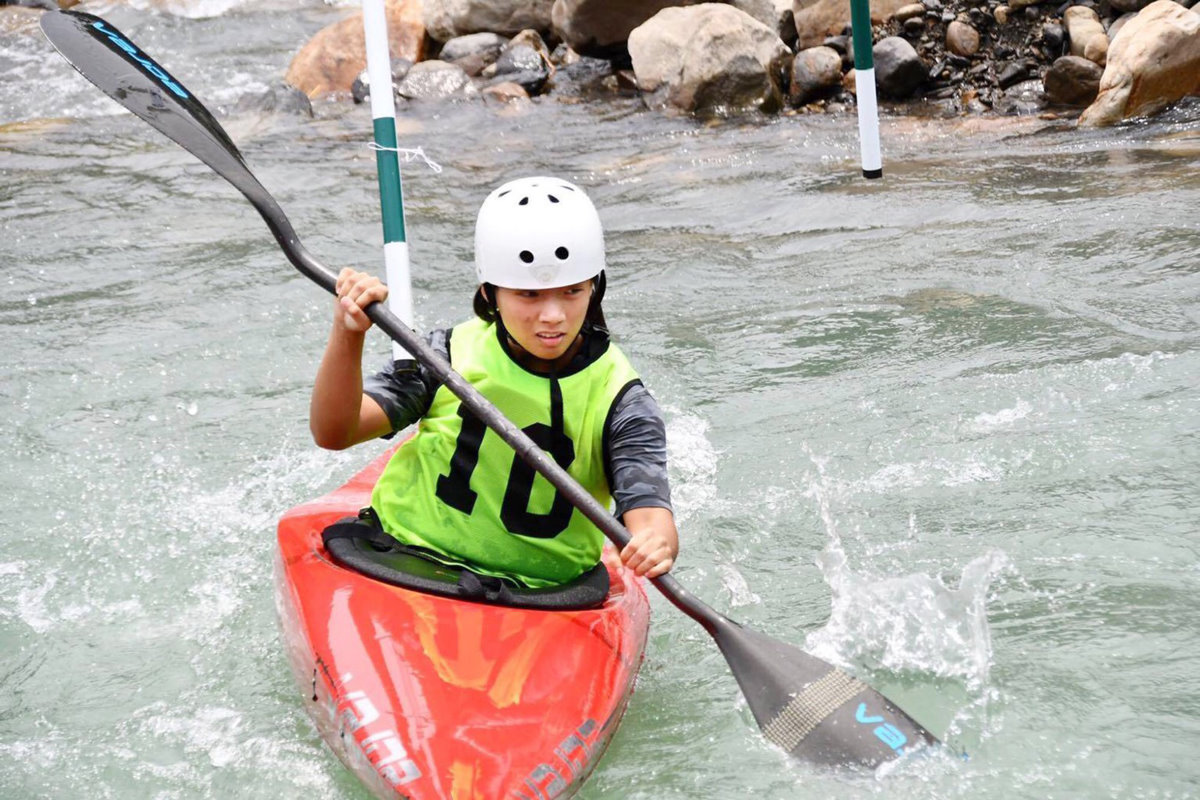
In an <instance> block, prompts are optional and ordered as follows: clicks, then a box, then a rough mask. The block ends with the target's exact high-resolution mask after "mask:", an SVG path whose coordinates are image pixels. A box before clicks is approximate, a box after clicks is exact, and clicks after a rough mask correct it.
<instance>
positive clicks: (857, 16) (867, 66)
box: [850, 0, 883, 178]
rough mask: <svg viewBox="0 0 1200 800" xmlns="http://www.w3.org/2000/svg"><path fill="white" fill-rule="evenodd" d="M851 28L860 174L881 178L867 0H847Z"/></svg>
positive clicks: (869, 13) (873, 57) (881, 161)
mask: <svg viewBox="0 0 1200 800" xmlns="http://www.w3.org/2000/svg"><path fill="white" fill-rule="evenodd" d="M850 29H851V31H852V33H853V35H854V93H855V95H856V96H857V97H858V147H859V150H860V151H861V153H862V171H863V177H864V178H882V177H883V160H882V158H881V157H880V155H879V106H878V104H877V103H876V100H875V56H874V53H873V52H872V48H873V47H874V43H873V42H872V41H871V5H870V0H850Z"/></svg>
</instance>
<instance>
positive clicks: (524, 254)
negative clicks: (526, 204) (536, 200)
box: [521, 198, 562, 264]
mask: <svg viewBox="0 0 1200 800" xmlns="http://www.w3.org/2000/svg"><path fill="white" fill-rule="evenodd" d="M525 199H526V200H528V199H529V198H525ZM559 249H560V250H561V249H562V248H561V247H560V248H559ZM521 260H522V261H524V262H525V263H526V264H532V263H533V253H531V252H529V251H528V250H522V251H521Z"/></svg>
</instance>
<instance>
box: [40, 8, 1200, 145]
mask: <svg viewBox="0 0 1200 800" xmlns="http://www.w3.org/2000/svg"><path fill="white" fill-rule="evenodd" d="M55 1H56V0H20V4H22V5H32V6H48V5H52V4H53V3H54V2H55ZM57 2H59V3H60V4H61V5H63V6H69V5H74V4H75V2H77V0H57ZM1197 2H1200V0H1154V1H1153V2H1148V0H1065V2H1064V1H1063V0H1049V1H1048V2H1038V0H920V2H910V1H909V0H872V3H871V14H872V34H873V40H874V46H873V56H874V62H875V72H876V81H877V85H878V92H879V97H880V101H881V103H882V104H883V105H884V107H885V108H886V109H887V110H888V112H889V113H901V114H903V113H920V114H940V115H959V114H999V115H1028V114H1038V115H1041V116H1066V117H1075V116H1078V117H1079V118H1080V121H1081V123H1084V124H1095V125H1106V124H1112V123H1115V122H1119V121H1121V120H1124V119H1129V118H1133V117H1138V116H1145V115H1149V114H1153V113H1157V112H1158V111H1161V110H1162V109H1164V108H1166V107H1168V106H1170V105H1171V104H1173V103H1175V102H1177V101H1179V100H1180V99H1182V98H1185V97H1188V96H1192V95H1197V94H1200V13H1198V12H1197V10H1196V9H1193V8H1192V6H1193V5H1194V4H1196V3H1197ZM387 8H388V19H389V36H390V39H391V48H392V56H393V69H394V78H395V85H396V91H397V94H398V96H399V97H400V98H403V99H405V100H410V101H427V102H428V101H443V102H446V101H480V100H482V101H484V102H489V103H493V104H497V105H503V106H507V105H511V104H521V103H526V102H529V101H530V98H533V97H538V96H545V97H548V98H557V99H559V100H564V101H569V102H575V101H578V100H579V99H580V98H581V97H592V98H601V99H602V98H603V97H604V96H605V95H618V94H619V95H626V96H628V95H637V96H640V97H641V98H642V99H643V100H644V101H645V103H646V105H648V106H650V107H651V108H658V109H663V110H667V111H672V112H678V113H693V114H697V115H700V116H718V117H722V116H736V115H741V114H746V113H779V112H783V113H791V114H799V113H819V112H822V111H835V112H836V111H843V110H846V109H849V108H852V107H853V106H854V104H855V81H854V75H855V72H854V69H853V63H854V53H853V41H852V38H851V36H850V35H849V34H850V29H849V23H850V19H849V14H850V11H849V2H848V0H731V2H728V3H692V2H686V1H684V2H672V1H671V0H387ZM364 69H365V57H364V55H363V33H362V23H361V13H353V12H352V13H349V14H348V15H347V17H346V18H345V19H342V20H340V21H339V22H337V23H334V24H332V25H330V26H329V27H327V28H326V29H324V30H322V31H320V32H318V33H317V34H316V35H315V36H314V37H313V38H312V39H311V40H310V41H309V42H307V43H306V44H304V46H303V47H301V48H300V50H299V52H298V53H297V55H296V57H295V58H294V60H293V61H292V63H291V65H290V66H289V68H288V70H287V73H286V78H285V80H286V83H287V84H288V85H289V86H291V87H294V88H296V89H298V90H300V91H301V92H303V94H304V95H305V96H307V97H308V98H311V99H318V98H337V97H346V98H353V99H354V100H357V101H361V100H362V99H363V98H364V97H365V95H366V93H367V92H368V91H369V87H367V86H366V84H365V75H364V74H363V73H364ZM300 101H301V102H303V99H302V98H301V99H300ZM272 102H273V103H278V102H280V100H279V99H278V94H277V95H276V97H275V98H273V99H272ZM284 102H286V101H284Z"/></svg>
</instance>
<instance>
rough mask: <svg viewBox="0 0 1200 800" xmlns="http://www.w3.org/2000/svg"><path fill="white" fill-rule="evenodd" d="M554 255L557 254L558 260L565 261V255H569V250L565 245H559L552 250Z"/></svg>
mask: <svg viewBox="0 0 1200 800" xmlns="http://www.w3.org/2000/svg"><path fill="white" fill-rule="evenodd" d="M554 255H556V256H558V260H559V261H566V260H567V257H568V256H570V255H571V251H570V250H568V249H567V248H565V247H559V248H558V249H557V250H555V251H554Z"/></svg>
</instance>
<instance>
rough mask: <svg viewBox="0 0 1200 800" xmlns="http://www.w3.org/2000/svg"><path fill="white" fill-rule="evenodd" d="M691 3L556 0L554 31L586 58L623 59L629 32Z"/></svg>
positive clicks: (673, 0) (675, 0)
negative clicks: (673, 7)
mask: <svg viewBox="0 0 1200 800" xmlns="http://www.w3.org/2000/svg"><path fill="white" fill-rule="evenodd" d="M691 2H692V0H554V6H553V8H552V10H551V13H550V18H551V21H552V23H553V30H554V33H555V34H556V35H558V37H559V38H561V39H562V40H563V41H564V42H566V43H567V44H568V45H569V46H570V47H571V49H572V50H574V51H575V52H577V53H579V54H580V55H585V56H595V57H600V58H614V57H617V58H624V57H625V56H626V55H627V53H628V51H627V50H626V42H627V41H628V39H629V34H630V32H632V31H633V29H634V28H636V27H637V26H639V25H641V24H642V23H643V22H645V21H646V20H648V19H650V18H651V17H653V16H654V15H655V14H657V13H658V12H659V11H661V10H663V9H664V8H669V7H670V6H683V5H690V4H691Z"/></svg>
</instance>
